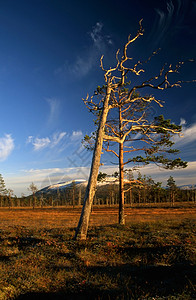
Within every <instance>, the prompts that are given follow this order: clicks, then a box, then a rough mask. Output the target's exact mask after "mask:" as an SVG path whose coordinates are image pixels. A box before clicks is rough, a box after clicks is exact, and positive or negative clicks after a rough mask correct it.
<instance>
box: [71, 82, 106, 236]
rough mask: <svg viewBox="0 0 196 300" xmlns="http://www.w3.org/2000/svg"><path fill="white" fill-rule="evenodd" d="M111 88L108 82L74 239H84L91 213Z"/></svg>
mask: <svg viewBox="0 0 196 300" xmlns="http://www.w3.org/2000/svg"><path fill="white" fill-rule="evenodd" d="M111 89H112V87H111V86H110V84H109V83H108V86H107V92H106V97H105V99H104V103H103V108H102V113H101V117H100V122H99V127H98V131H97V137H96V143H95V148H94V153H93V159H92V164H91V171H90V176H89V181H88V185H87V188H86V193H85V198H84V204H83V208H82V213H81V216H80V220H79V223H78V227H77V229H76V234H75V239H79V240H85V239H86V235H87V230H88V225H89V219H90V214H91V207H92V203H93V199H94V195H95V190H96V184H97V176H98V172H99V166H100V159H101V151H102V145H103V138H104V131H105V123H106V120H107V115H108V111H109V99H110V94H111Z"/></svg>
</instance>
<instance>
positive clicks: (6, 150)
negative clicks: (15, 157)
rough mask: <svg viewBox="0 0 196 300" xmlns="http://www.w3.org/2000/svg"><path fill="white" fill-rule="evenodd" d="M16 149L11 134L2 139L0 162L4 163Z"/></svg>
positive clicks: (0, 143)
mask: <svg viewBox="0 0 196 300" xmlns="http://www.w3.org/2000/svg"><path fill="white" fill-rule="evenodd" d="M13 149H14V140H13V138H12V136H11V134H5V136H4V137H1V138H0V161H4V160H6V159H7V158H8V156H9V155H10V154H11V152H12V151H13Z"/></svg>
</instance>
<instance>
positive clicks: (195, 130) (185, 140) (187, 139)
mask: <svg viewBox="0 0 196 300" xmlns="http://www.w3.org/2000/svg"><path fill="white" fill-rule="evenodd" d="M180 125H182V137H178V136H176V137H175V144H176V146H178V147H180V146H184V145H187V144H191V143H193V142H196V123H194V124H192V125H191V126H188V127H186V120H185V119H183V118H181V122H180Z"/></svg>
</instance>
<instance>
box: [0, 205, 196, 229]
mask: <svg viewBox="0 0 196 300" xmlns="http://www.w3.org/2000/svg"><path fill="white" fill-rule="evenodd" d="M162 206H163V205H162ZM80 213H81V207H76V208H71V207H59V208H42V209H41V208H35V209H32V208H11V209H8V208H0V227H1V228H4V227H5V226H25V227H28V228H35V227H39V228H54V227H55V228H62V227H65V228H66V227H67V228H68V227H75V226H77V223H78V220H79V217H80ZM125 215H126V223H133V222H136V223H138V222H148V221H149V222H156V221H167V220H184V219H187V218H188V219H191V220H195V219H196V205H195V204H193V203H189V204H188V203H185V204H180V205H179V204H178V205H177V206H176V207H169V206H168V207H165V208H164V206H163V207H149V206H148V207H144V206H140V207H133V208H130V207H126V209H125ZM117 223H118V207H117V206H116V207H106V206H105V207H104V206H103V207H94V208H93V211H92V214H91V218H90V227H92V226H100V225H112V224H117Z"/></svg>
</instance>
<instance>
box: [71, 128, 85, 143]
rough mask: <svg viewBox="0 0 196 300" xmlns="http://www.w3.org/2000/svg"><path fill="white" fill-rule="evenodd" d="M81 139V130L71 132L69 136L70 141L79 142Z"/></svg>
mask: <svg viewBox="0 0 196 300" xmlns="http://www.w3.org/2000/svg"><path fill="white" fill-rule="evenodd" d="M82 137H83V133H82V131H81V130H77V131H73V132H72V135H71V141H77V140H81V139H82Z"/></svg>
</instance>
